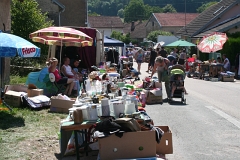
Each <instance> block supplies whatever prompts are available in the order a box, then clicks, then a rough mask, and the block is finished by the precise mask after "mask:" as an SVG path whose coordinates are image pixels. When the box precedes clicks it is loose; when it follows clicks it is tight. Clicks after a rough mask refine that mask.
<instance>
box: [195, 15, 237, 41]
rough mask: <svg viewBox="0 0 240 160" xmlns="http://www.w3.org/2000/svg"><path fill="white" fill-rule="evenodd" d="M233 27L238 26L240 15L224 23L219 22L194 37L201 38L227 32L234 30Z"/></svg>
mask: <svg viewBox="0 0 240 160" xmlns="http://www.w3.org/2000/svg"><path fill="white" fill-rule="evenodd" d="M235 26H240V15H237V16H236V17H234V18H231V19H228V20H226V21H224V22H221V23H219V24H217V25H215V26H213V27H212V28H210V29H209V30H205V31H203V32H202V33H200V34H198V35H196V36H195V37H203V36H206V35H208V34H211V33H213V32H227V31H228V30H229V29H231V28H234V27H235Z"/></svg>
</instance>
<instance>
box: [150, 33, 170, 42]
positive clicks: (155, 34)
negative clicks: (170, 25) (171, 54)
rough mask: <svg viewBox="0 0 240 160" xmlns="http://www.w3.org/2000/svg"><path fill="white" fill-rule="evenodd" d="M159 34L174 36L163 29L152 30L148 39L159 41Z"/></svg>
mask: <svg viewBox="0 0 240 160" xmlns="http://www.w3.org/2000/svg"><path fill="white" fill-rule="evenodd" d="M159 35H163V36H172V33H170V32H166V31H162V30H156V31H152V32H150V33H149V34H148V36H147V39H148V40H150V41H153V42H157V38H158V36H159Z"/></svg>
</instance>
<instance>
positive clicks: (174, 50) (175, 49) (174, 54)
mask: <svg viewBox="0 0 240 160" xmlns="http://www.w3.org/2000/svg"><path fill="white" fill-rule="evenodd" d="M170 55H173V56H174V57H175V58H177V57H178V54H177V48H174V49H173V50H172V52H171V53H170Z"/></svg>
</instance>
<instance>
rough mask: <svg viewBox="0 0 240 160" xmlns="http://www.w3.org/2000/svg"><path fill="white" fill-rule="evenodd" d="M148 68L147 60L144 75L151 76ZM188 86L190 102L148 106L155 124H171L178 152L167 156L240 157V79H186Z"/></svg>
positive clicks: (209, 159) (172, 158)
mask: <svg viewBox="0 0 240 160" xmlns="http://www.w3.org/2000/svg"><path fill="white" fill-rule="evenodd" d="M134 67H135V68H136V64H134ZM146 69H147V64H146V63H143V64H142V74H141V77H142V78H143V77H145V76H148V75H150V74H147V73H146V72H145V71H146ZM163 86H164V85H163ZM185 87H186V89H187V91H188V93H189V95H186V96H185V97H186V99H187V105H182V104H181V103H174V104H172V105H170V104H168V103H163V105H148V106H147V107H146V110H147V113H148V114H149V115H150V117H151V118H152V119H153V120H154V123H155V125H168V126H169V127H170V128H171V130H172V133H173V150H174V153H173V154H171V155H167V156H166V157H167V159H169V160H175V159H177V160H179V159H184V160H185V159H187V160H188V159H189V160H198V159H201V160H202V159H207V160H212V159H217V160H220V159H224V160H228V159H229V160H238V159H240V98H239V95H240V81H236V82H210V81H204V80H198V79H192V78H186V80H185ZM163 98H166V92H165V89H163ZM176 101H180V99H176Z"/></svg>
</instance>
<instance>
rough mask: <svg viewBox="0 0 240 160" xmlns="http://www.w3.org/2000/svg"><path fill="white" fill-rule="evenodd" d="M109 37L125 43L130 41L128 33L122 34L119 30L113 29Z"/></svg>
mask: <svg viewBox="0 0 240 160" xmlns="http://www.w3.org/2000/svg"><path fill="white" fill-rule="evenodd" d="M110 37H112V38H115V39H117V40H119V41H122V42H124V43H126V44H129V43H130V42H131V41H132V40H131V38H130V35H129V34H127V35H123V34H122V33H121V32H118V31H113V32H112V34H111V36H110Z"/></svg>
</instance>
